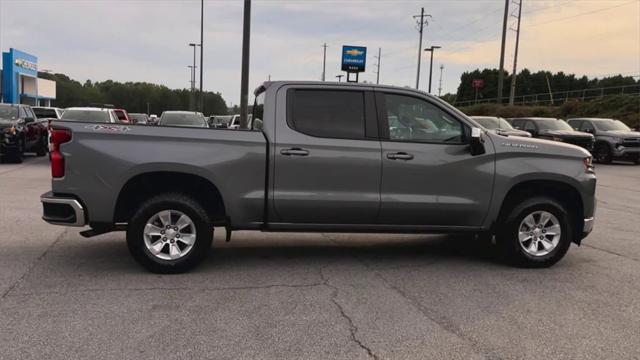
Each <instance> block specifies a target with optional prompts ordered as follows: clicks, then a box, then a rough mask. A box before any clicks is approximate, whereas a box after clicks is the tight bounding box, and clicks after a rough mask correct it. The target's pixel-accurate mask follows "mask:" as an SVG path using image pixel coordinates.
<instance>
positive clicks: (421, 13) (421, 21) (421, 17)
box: [413, 0, 508, 89]
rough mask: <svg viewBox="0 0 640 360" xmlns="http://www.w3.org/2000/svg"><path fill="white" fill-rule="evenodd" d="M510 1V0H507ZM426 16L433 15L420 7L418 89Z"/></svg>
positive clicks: (418, 16)
mask: <svg viewBox="0 0 640 360" xmlns="http://www.w3.org/2000/svg"><path fill="white" fill-rule="evenodd" d="M507 1H508V0H507ZM425 17H431V15H426V14H425V13H424V8H420V15H414V16H413V18H414V19H417V18H420V20H419V21H418V32H420V41H419V42H418V69H417V71H416V89H418V87H419V85H420V60H421V59H422V32H423V30H424V24H425V23H426V24H427V25H428V23H427V21H426V19H425Z"/></svg>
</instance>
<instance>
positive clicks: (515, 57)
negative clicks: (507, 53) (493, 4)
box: [509, 0, 522, 105]
mask: <svg viewBox="0 0 640 360" xmlns="http://www.w3.org/2000/svg"><path fill="white" fill-rule="evenodd" d="M513 3H514V4H518V25H517V26H516V29H515V31H516V48H515V52H514V54H513V71H512V72H511V91H510V92H509V105H513V104H514V102H515V97H516V76H517V75H516V74H517V72H516V71H517V64H518V45H520V19H521V18H522V0H514V1H513ZM512 16H513V15H512ZM511 30H513V29H511Z"/></svg>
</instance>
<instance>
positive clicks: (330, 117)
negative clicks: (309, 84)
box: [287, 89, 365, 139]
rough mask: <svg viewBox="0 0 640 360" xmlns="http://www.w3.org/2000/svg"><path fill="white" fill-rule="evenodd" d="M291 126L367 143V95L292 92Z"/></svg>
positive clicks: (344, 92) (288, 119)
mask: <svg viewBox="0 0 640 360" xmlns="http://www.w3.org/2000/svg"><path fill="white" fill-rule="evenodd" d="M291 96H292V99H291V101H292V105H291V108H290V109H291V114H290V116H288V118H287V122H288V124H289V126H290V127H291V128H293V129H295V130H296V131H299V132H301V133H304V134H307V135H311V136H317V137H326V138H339V139H364V138H365V106H364V92H363V91H350V90H303V89H295V90H292V95H291Z"/></svg>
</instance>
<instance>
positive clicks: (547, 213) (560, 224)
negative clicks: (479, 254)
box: [497, 197, 575, 268]
mask: <svg viewBox="0 0 640 360" xmlns="http://www.w3.org/2000/svg"><path fill="white" fill-rule="evenodd" d="M574 236H575V235H574V229H573V226H572V223H571V221H570V216H569V214H568V212H567V210H566V209H565V208H564V206H562V205H561V204H559V203H558V202H557V201H556V200H554V199H551V198H547V197H536V198H531V199H527V200H524V201H523V202H522V203H520V204H519V205H516V206H515V207H514V208H513V209H512V210H511V211H510V212H509V214H508V215H507V216H506V219H505V221H504V222H503V224H501V231H499V232H498V236H497V243H498V245H499V246H500V248H501V249H502V251H503V253H504V255H505V258H506V260H507V261H509V262H511V263H513V264H515V265H517V266H522V267H529V268H542V267H549V266H551V265H553V264H555V263H557V262H558V261H560V259H562V258H563V257H564V255H565V254H566V253H567V251H568V250H569V246H570V245H571V242H572V241H573V237H574Z"/></svg>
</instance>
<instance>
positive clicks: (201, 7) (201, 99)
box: [200, 0, 204, 114]
mask: <svg viewBox="0 0 640 360" xmlns="http://www.w3.org/2000/svg"><path fill="white" fill-rule="evenodd" d="M202 40H204V0H200V112H201V113H203V114H204V93H203V92H202V69H203V68H204V65H203V63H202V59H203V57H204V47H203V45H202V44H203V43H202Z"/></svg>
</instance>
